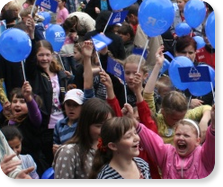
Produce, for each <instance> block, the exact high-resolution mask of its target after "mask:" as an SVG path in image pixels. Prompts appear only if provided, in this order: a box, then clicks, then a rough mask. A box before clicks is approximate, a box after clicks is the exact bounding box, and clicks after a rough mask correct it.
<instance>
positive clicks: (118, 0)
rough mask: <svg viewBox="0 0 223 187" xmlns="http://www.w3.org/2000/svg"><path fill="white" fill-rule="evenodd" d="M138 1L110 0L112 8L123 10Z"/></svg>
mask: <svg viewBox="0 0 223 187" xmlns="http://www.w3.org/2000/svg"><path fill="white" fill-rule="evenodd" d="M136 1H137V0H109V3H110V6H111V8H112V10H121V9H123V8H126V7H128V6H130V5H132V4H133V3H135V2H136Z"/></svg>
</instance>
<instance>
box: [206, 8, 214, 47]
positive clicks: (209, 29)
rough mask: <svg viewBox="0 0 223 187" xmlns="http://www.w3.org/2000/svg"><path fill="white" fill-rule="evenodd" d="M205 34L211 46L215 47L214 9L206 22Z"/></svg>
mask: <svg viewBox="0 0 223 187" xmlns="http://www.w3.org/2000/svg"><path fill="white" fill-rule="evenodd" d="M205 34H206V36H207V38H208V41H209V42H210V43H211V46H212V47H213V48H215V14H214V11H213V12H212V13H211V14H209V16H208V18H207V20H206V24H205Z"/></svg>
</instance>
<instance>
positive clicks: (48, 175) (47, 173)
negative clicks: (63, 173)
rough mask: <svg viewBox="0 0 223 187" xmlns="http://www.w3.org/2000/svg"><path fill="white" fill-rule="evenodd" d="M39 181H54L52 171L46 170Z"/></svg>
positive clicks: (50, 169) (51, 169)
mask: <svg viewBox="0 0 223 187" xmlns="http://www.w3.org/2000/svg"><path fill="white" fill-rule="evenodd" d="M41 179H54V169H53V168H52V167H50V168H48V169H47V170H46V171H44V173H43V174H42V176H41Z"/></svg>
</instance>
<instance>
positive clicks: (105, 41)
mask: <svg viewBox="0 0 223 187" xmlns="http://www.w3.org/2000/svg"><path fill="white" fill-rule="evenodd" d="M92 41H93V44H94V47H95V50H96V51H100V50H101V49H103V48H104V47H106V46H108V45H109V44H110V43H111V42H112V40H111V39H110V38H108V37H106V36H105V35H104V34H97V35H95V36H93V37H92Z"/></svg>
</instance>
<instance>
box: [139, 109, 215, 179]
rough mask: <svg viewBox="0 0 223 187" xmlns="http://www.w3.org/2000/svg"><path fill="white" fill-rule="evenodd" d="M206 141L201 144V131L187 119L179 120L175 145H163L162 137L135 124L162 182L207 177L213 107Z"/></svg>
mask: <svg viewBox="0 0 223 187" xmlns="http://www.w3.org/2000/svg"><path fill="white" fill-rule="evenodd" d="M209 112H210V113H211V124H210V125H209V127H208V129H207V132H206V140H205V142H204V143H203V145H200V140H201V139H200V135H201V132H200V129H199V126H197V124H196V123H195V122H194V121H193V120H190V119H182V120H180V121H179V122H177V124H176V126H175V135H174V146H172V145H170V144H164V142H163V140H162V138H161V137H160V136H159V135H157V134H155V133H153V132H152V131H151V130H149V129H148V128H146V127H145V126H144V125H143V124H137V125H136V128H137V132H138V134H139V136H140V138H141V143H142V145H143V147H144V149H145V150H146V151H148V152H149V153H150V154H151V155H152V157H153V158H154V159H155V161H156V163H157V164H158V165H159V167H160V168H161V171H162V176H163V178H164V179H201V178H205V177H207V176H208V175H209V174H210V173H211V172H212V171H213V169H214V165H215V106H214V105H213V106H212V110H211V111H209Z"/></svg>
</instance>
